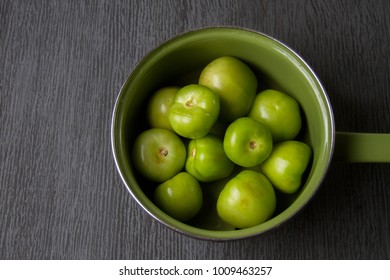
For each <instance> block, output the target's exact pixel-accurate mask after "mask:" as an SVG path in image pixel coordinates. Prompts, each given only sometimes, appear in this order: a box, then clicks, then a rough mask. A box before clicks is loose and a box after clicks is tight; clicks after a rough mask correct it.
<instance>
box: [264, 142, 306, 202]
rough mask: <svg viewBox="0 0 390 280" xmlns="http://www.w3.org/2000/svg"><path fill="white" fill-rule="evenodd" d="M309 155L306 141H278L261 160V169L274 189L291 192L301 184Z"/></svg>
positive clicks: (296, 189)
mask: <svg viewBox="0 0 390 280" xmlns="http://www.w3.org/2000/svg"><path fill="white" fill-rule="evenodd" d="M311 155H312V151H311V148H310V147H309V146H308V145H307V144H306V143H303V142H300V141H295V140H291V141H284V142H280V143H278V144H276V145H275V146H274V149H273V151H272V153H271V155H270V156H269V158H268V159H267V160H265V161H264V162H263V164H262V165H261V170H262V171H263V173H264V175H265V176H266V177H267V178H268V179H269V180H270V181H271V183H272V184H273V186H274V187H275V188H276V189H278V190H279V191H281V192H282V193H287V194H292V193H295V192H297V191H298V189H299V187H300V186H301V183H302V175H303V173H304V172H305V170H306V168H307V166H308V164H309V161H310V158H311Z"/></svg>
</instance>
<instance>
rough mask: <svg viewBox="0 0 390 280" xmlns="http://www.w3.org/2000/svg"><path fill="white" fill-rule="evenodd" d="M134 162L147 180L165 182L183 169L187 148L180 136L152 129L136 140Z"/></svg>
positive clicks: (165, 130)
mask: <svg viewBox="0 0 390 280" xmlns="http://www.w3.org/2000/svg"><path fill="white" fill-rule="evenodd" d="M132 160H133V164H134V167H135V168H136V169H137V171H138V172H140V173H141V174H142V175H143V176H144V177H145V178H147V179H149V180H151V181H155V182H163V181H165V180H167V179H170V178H172V177H173V176H175V175H176V174H177V173H179V172H180V171H181V170H182V169H183V167H184V164H185V160H186V148H185V146H184V143H183V142H182V141H181V139H180V138H179V136H177V135H176V134H175V133H173V132H172V131H170V130H167V129H163V128H151V129H148V130H145V131H143V132H142V133H141V134H139V135H138V137H137V138H136V139H135V141H134V145H133V150H132Z"/></svg>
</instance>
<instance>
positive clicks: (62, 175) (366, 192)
mask: <svg viewBox="0 0 390 280" xmlns="http://www.w3.org/2000/svg"><path fill="white" fill-rule="evenodd" d="M220 25H224V26H239V27H244V28H249V29H254V30H258V31H261V32H264V33H267V34H269V35H271V36H274V37H275V38H277V39H280V40H281V41H283V42H285V43H286V44H287V45H289V46H291V47H292V48H293V49H295V50H296V51H297V52H298V53H299V54H300V55H301V56H302V57H303V58H304V59H305V60H306V61H307V62H308V63H309V64H310V65H311V66H312V67H313V68H314V70H315V71H316V73H317V74H318V76H319V77H320V79H321V81H322V82H323V84H324V87H325V88H326V89H327V91H328V94H329V98H330V101H331V102H332V105H333V109H334V114H335V119H336V125H337V129H339V130H347V131H366V132H382V133H389V132H390V114H389V111H390V108H389V106H390V76H389V73H390V32H389V28H388V27H389V26H390V4H389V2H388V1H385V0H382V1H368V0H361V1H337V0H329V1H320V0H318V1H316V0H311V1H309V0H307V1H289V0H278V1H265V0H264V1H256V0H248V1H238V0H227V1H222V0H219V1H218V0H211V1H210V0H209V1H205V0H200V1H192V0H182V1H174V0H167V1H154V0H149V1H1V3H0V65H1V67H0V97H1V99H0V141H1V142H0V172H1V173H0V259H389V258H390V188H389V185H390V181H389V176H388V174H389V171H390V165H389V164H346V163H340V162H334V163H332V166H331V168H330V170H329V172H328V176H327V177H326V179H325V182H324V183H323V186H322V188H321V189H320V191H319V192H318V194H317V195H316V197H315V198H314V199H313V201H312V202H311V203H310V204H309V205H308V207H306V208H305V209H304V211H303V212H302V213H300V214H299V215H298V216H297V217H296V218H294V219H293V220H292V221H290V222H289V223H288V224H286V225H284V226H282V227H280V228H279V229H277V230H274V231H272V232H269V233H266V234H264V235H262V236H259V237H256V238H250V239H247V240H241V241H234V242H220V243H216V242H207V241H201V240H194V239H191V238H189V237H186V236H183V235H181V234H178V233H176V232H173V231H172V230H170V229H168V228H166V227H165V226H163V225H161V224H159V223H157V222H156V221H154V220H152V218H150V217H149V216H147V214H145V212H143V210H142V209H141V208H140V207H139V206H138V205H137V204H136V203H135V201H134V200H133V199H132V198H131V197H130V195H129V194H128V193H127V191H126V190H125V188H124V186H123V184H122V182H121V180H120V177H119V175H118V174H117V172H116V170H115V166H114V162H113V159H112V155H111V147H110V122H111V113H112V109H113V106H114V102H115V99H116V96H117V94H118V91H119V89H120V87H121V85H122V83H123V82H124V80H125V79H126V77H127V75H128V74H129V73H130V71H131V69H132V68H133V67H134V66H135V65H136V63H137V62H138V61H139V60H140V59H141V58H142V57H143V56H144V55H145V54H146V53H147V52H149V51H150V50H152V49H153V48H154V47H156V46H157V45H158V44H160V43H162V42H163V41H165V40H167V39H169V38H171V37H173V36H175V35H178V34H181V33H183V32H185V31H188V30H192V29H195V28H201V27H206V26H220Z"/></svg>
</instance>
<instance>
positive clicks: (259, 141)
mask: <svg viewBox="0 0 390 280" xmlns="http://www.w3.org/2000/svg"><path fill="white" fill-rule="evenodd" d="M272 147H273V142H272V136H271V131H270V130H269V128H268V127H267V126H265V125H264V124H262V123H260V122H258V121H256V120H254V119H252V118H249V117H242V118H239V119H237V120H235V121H234V122H232V123H231V124H230V125H229V126H228V128H227V129H226V132H225V136H224V139H223V148H224V151H225V153H226V155H227V156H228V158H229V159H230V160H231V161H233V162H234V163H236V164H238V165H240V166H243V167H254V166H256V165H259V164H260V163H262V162H263V161H264V160H265V159H266V158H267V157H268V156H269V155H270V154H271V152H272Z"/></svg>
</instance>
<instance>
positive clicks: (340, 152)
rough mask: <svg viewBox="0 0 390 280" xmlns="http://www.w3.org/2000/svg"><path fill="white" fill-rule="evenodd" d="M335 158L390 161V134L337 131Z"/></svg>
mask: <svg viewBox="0 0 390 280" xmlns="http://www.w3.org/2000/svg"><path fill="white" fill-rule="evenodd" d="M333 159H334V160H338V161H346V162H390V134H386V133H385V134H380V133H358V132H336V139H335V149H334V154H333Z"/></svg>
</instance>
